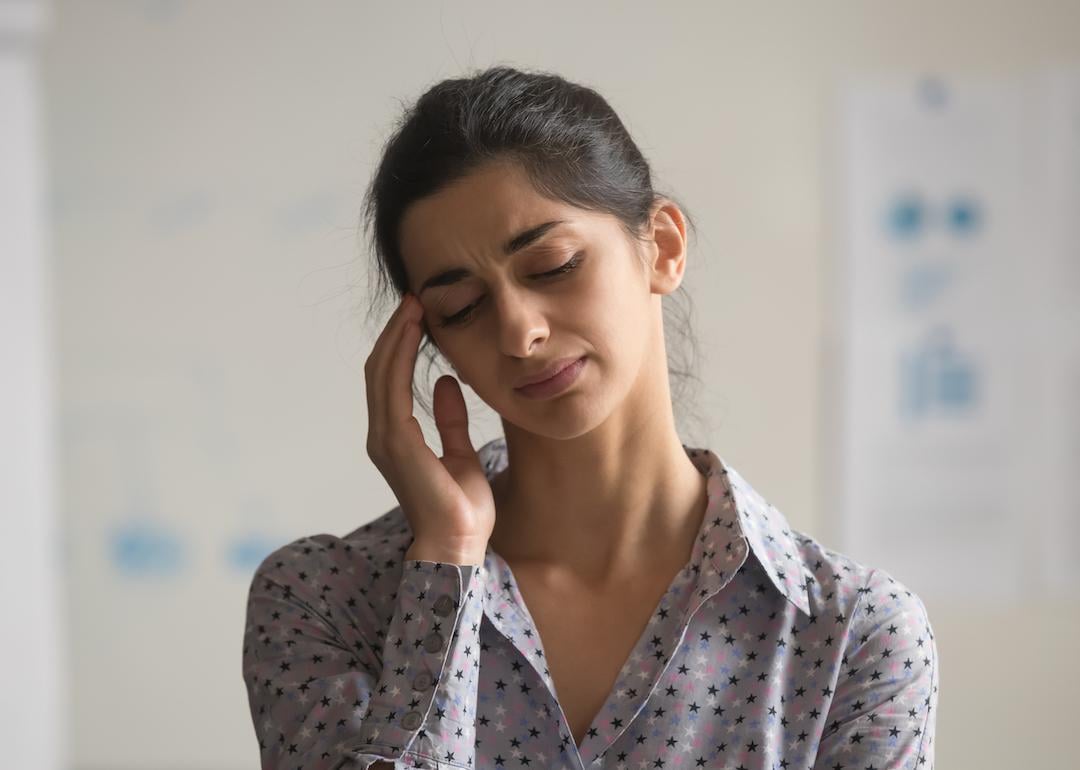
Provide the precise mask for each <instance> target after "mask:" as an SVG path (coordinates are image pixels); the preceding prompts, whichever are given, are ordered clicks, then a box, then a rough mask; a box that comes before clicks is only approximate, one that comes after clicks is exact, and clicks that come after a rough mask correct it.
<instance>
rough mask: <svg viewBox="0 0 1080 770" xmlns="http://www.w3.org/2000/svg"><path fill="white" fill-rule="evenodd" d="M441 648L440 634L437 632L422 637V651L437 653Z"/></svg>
mask: <svg viewBox="0 0 1080 770" xmlns="http://www.w3.org/2000/svg"><path fill="white" fill-rule="evenodd" d="M442 648H443V638H442V634H440V633H439V632H438V631H432V632H431V633H430V634H428V635H427V636H425V637H424V649H425V650H427V651H428V652H438V651H439V650H441V649H442Z"/></svg>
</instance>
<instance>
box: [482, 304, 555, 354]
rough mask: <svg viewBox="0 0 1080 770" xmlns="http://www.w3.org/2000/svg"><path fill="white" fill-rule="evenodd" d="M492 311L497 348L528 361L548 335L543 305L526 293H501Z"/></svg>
mask: <svg viewBox="0 0 1080 770" xmlns="http://www.w3.org/2000/svg"><path fill="white" fill-rule="evenodd" d="M495 310H496V322H497V323H498V335H499V348H500V350H501V351H502V352H503V353H505V354H506V355H508V356H514V357H517V358H527V357H528V356H530V355H532V354H533V351H534V350H535V349H536V347H537V346H540V345H542V344H543V342H544V340H546V339H547V338H548V336H549V334H550V330H549V328H548V324H547V319H546V316H545V314H544V307H543V303H542V302H540V301H539V300H538V299H537V298H536V297H535V296H530V295H529V292H527V291H518V290H516V289H511V290H508V291H505V292H502V293H501V294H500V295H499V297H498V298H497V299H496V301H495Z"/></svg>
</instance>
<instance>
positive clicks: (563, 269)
mask: <svg viewBox="0 0 1080 770" xmlns="http://www.w3.org/2000/svg"><path fill="white" fill-rule="evenodd" d="M583 253H584V252H580V251H579V252H578V253H577V254H575V255H574V256H572V257H571V258H570V259H568V260H567V261H566V262H564V263H563V264H561V265H559V266H558V267H557V268H555V269H554V270H548V271H547V272H546V273H540V274H538V275H534V276H533V278H538V279H545V278H555V277H558V276H560V275H564V274H566V273H569V272H570V271H572V270H574V269H575V268H576V267H577V266H578V265H580V264H581V258H582V255H583ZM483 299H484V298H483V297H481V298H480V299H478V300H476V302H474V303H472V304H471V305H469V306H468V307H465V308H463V309H462V310H460V311H458V312H457V313H454V314H453V315H452V316H444V317H443V318H441V319H440V320H439V326H455V325H457V324H461V323H464V322H465V321H467V320H468V319H469V317H470V316H471V315H472V312H473V310H475V309H476V306H477V305H479V304H480V302H481V301H483Z"/></svg>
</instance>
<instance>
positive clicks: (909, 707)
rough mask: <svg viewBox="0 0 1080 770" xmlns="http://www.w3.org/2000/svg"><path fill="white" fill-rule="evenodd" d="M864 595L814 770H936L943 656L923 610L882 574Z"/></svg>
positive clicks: (876, 572) (857, 608)
mask: <svg viewBox="0 0 1080 770" xmlns="http://www.w3.org/2000/svg"><path fill="white" fill-rule="evenodd" d="M859 591H860V597H859V600H858V601H857V603H856V606H855V609H854V610H853V616H852V618H851V622H850V624H849V626H848V633H847V637H846V642H845V644H846V648H845V654H844V658H843V662H842V667H841V671H840V674H839V677H838V679H837V682H836V685H835V689H836V691H835V693H834V694H833V699H832V701H831V704H830V707H829V714H828V718H827V720H826V726H825V730H824V735H823V736H822V738H821V740H820V742H819V744H818V753H817V757H816V759H815V762H814V770H837V769H839V770H853V769H854V768H859V770H863V768H871V767H872V768H874V770H893V769H894V768H896V769H899V768H905V769H907V770H933V766H934V727H935V720H936V718H937V697H938V655H937V646H936V643H935V641H934V633H933V629H932V628H931V625H930V619H929V617H928V615H927V612H926V607H925V606H924V604H923V602H922V600H921V599H920V598H919V597H918V596H917V595H916V594H914V593H912V592H911V591H910V590H908V589H907V588H906V587H905V586H904V585H903V584H901V583H900V582H898V581H897V580H895V579H894V578H892V577H891V576H890V575H889V574H888V573H886V572H884V571H883V570H872V571H871V573H870V575H869V577H868V580H867V584H866V585H865V586H864V587H863V588H861V589H859Z"/></svg>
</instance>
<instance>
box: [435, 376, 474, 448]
mask: <svg viewBox="0 0 1080 770" xmlns="http://www.w3.org/2000/svg"><path fill="white" fill-rule="evenodd" d="M433 407H434V410H435V426H436V427H437V428H438V429H439V438H440V439H441V440H442V447H443V454H444V455H456V456H459V457H469V456H472V457H475V456H476V449H475V448H474V447H473V444H472V439H471V438H470V437H469V413H468V409H467V408H466V407H465V397H464V396H463V395H462V393H461V386H460V385H459V384H458V381H457V380H456V379H455V378H454V376H453V375H450V374H444V375H443V376H442V377H440V378H439V379H438V380H436V381H435V396H434V399H433Z"/></svg>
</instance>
